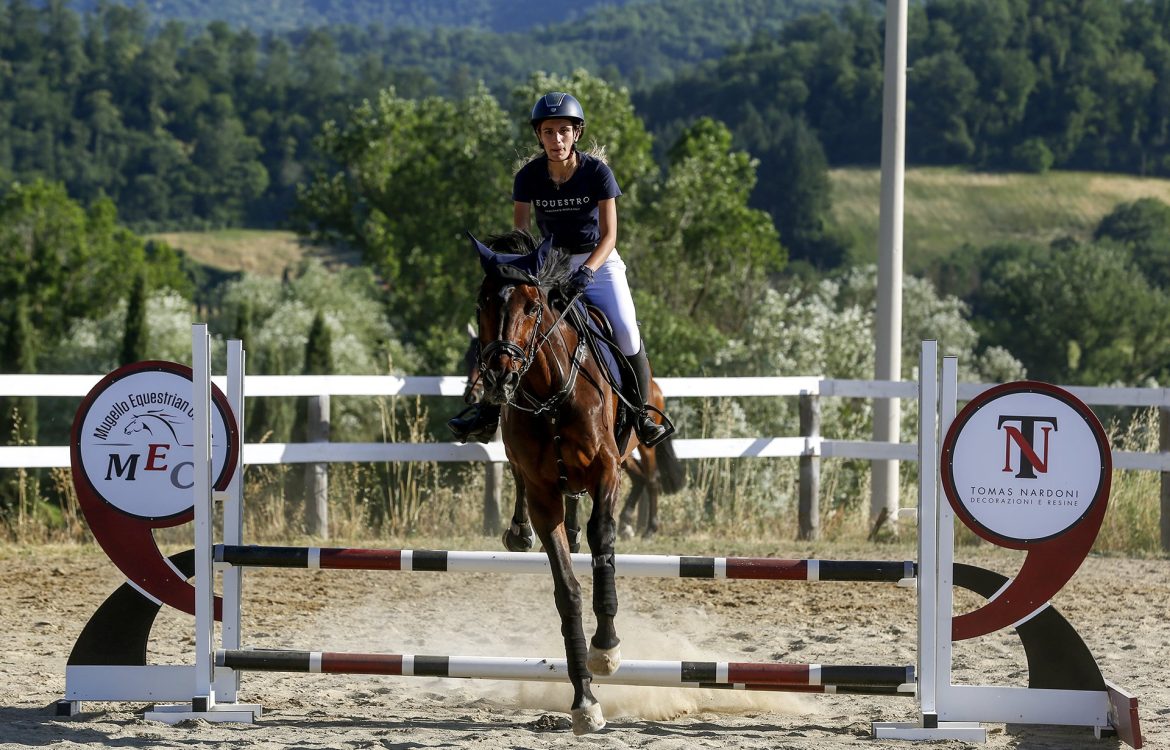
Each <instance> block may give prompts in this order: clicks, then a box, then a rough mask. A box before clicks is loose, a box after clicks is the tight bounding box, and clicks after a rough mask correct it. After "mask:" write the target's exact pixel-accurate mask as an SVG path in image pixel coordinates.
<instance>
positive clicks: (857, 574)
mask: <svg viewBox="0 0 1170 750" xmlns="http://www.w3.org/2000/svg"><path fill="white" fill-rule="evenodd" d="M212 557H213V559H214V561H215V564H216V567H217V568H223V569H225V570H232V569H235V568H239V567H253V568H308V569H313V570H385V571H402V572H428V573H496V574H526V573H533V574H548V572H549V570H550V568H549V562H548V557H547V556H546V555H542V554H540V553H537V552H474V551H459V550H431V549H415V550H410V549H400V550H399V549H356V548H341V547H269V546H255V545H248V546H241V545H230V544H217V545H215V547H214V551H213V555H212ZM571 557H572V561H573V572H574V573H576V574H578V575H584V574H587V573H589V572H591V571H592V569H593V562H592V558H591V557H590V556H589V555H588V554H587V553H584V552H579V553H576V554H573V555H571ZM614 566H615V568H616V570H617V575H619V576H624V577H627V578H632V577H639V578H699V579H738V580H756V581H809V582H815V581H857V582H885V583H896V584H898V585H899V586H906V587H909V586H913V585H914V578H915V576H916V575H917V573H916V566H915V564H914V563H913V562H912V561H909V560H906V561H902V562H892V561H885V560H784V559H780V558H775V557H701V556H687V555H621V554H619V555H614ZM225 647H226V648H232V647H231V646H227V645H226V643H225Z"/></svg>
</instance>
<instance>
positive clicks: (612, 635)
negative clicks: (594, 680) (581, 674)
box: [587, 467, 622, 675]
mask: <svg viewBox="0 0 1170 750" xmlns="http://www.w3.org/2000/svg"><path fill="white" fill-rule="evenodd" d="M617 480H618V475H617V469H616V467H615V468H614V469H613V470H611V471H608V472H606V477H605V479H603V481H602V482H601V485H600V486H599V487H598V488H597V490H596V493H595V494H594V496H593V512H592V513H591V514H590V515H589V526H588V529H587V533H588V536H589V550H590V552H591V553H592V556H593V614H594V616H595V617H596V619H597V630H596V631H595V632H594V634H593V639H592V640H591V641H590V643H589V669H590V671H591V672H593V673H594V674H600V675H608V674H613V673H614V672H616V671H617V669H618V667H619V666H620V665H621V661H622V659H621V651H620V649H619V648H618V646H619V643H620V641H619V640H618V636H617V629H616V628H615V627H614V622H613V619H614V617H615V616H617V608H618V602H617V584H616V581H615V577H616V570H615V566H614V548H613V545H614V537H615V536H616V532H617V524H616V523H615V522H614V517H613V513H614V509H615V508H616V506H617V493H618V482H617Z"/></svg>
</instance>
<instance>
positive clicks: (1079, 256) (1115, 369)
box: [971, 241, 1170, 385]
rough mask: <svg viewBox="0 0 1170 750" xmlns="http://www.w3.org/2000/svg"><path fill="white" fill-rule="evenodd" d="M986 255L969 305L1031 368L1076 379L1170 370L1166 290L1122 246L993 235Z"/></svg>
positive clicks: (1109, 380) (1115, 379)
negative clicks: (1001, 241) (996, 240)
mask: <svg viewBox="0 0 1170 750" xmlns="http://www.w3.org/2000/svg"><path fill="white" fill-rule="evenodd" d="M980 265H981V269H980V275H981V277H982V278H983V282H982V284H981V286H980V288H979V290H978V291H977V292H976V293H975V294H973V295H972V299H971V305H972V313H973V315H974V316H975V318H976V321H977V325H978V327H979V329H980V333H981V336H982V340H983V341H985V342H995V343H997V344H999V345H1000V346H1002V347H1004V348H1006V349H1008V350H1009V351H1011V352H1013V353H1015V354H1016V356H1018V357H1019V358H1020V361H1021V362H1022V363H1023V364H1024V366H1025V367H1026V368H1027V371H1028V374H1029V375H1030V376H1031V377H1034V378H1037V379H1040V380H1048V381H1050V382H1055V383H1069V384H1074V385H1109V384H1118V383H1120V384H1127V385H1137V384H1141V383H1143V382H1145V381H1146V380H1147V379H1149V378H1155V379H1158V380H1164V379H1165V378H1166V374H1167V364H1166V363H1167V362H1170V297H1168V296H1167V294H1166V293H1165V292H1164V291H1163V290H1161V289H1157V288H1154V287H1151V286H1150V284H1149V282H1147V281H1146V279H1145V278H1144V277H1143V276H1142V274H1141V272H1140V271H1138V270H1137V268H1135V267H1134V265H1133V263H1132V261H1131V259H1130V256H1129V253H1128V252H1126V250H1125V249H1123V248H1121V247H1118V246H1116V245H1110V244H1099V243H1098V244H1081V243H1076V242H1071V241H1061V242H1056V243H1053V244H1052V245H1050V246H1040V245H1029V244H1005V245H995V246H991V247H988V248H984V250H983V252H982V253H981V262H980ZM1118 300H1125V304H1124V305H1119V304H1117V301H1118Z"/></svg>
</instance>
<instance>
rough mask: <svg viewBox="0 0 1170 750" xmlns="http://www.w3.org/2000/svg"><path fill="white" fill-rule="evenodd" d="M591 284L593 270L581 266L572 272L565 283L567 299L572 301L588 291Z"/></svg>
mask: <svg viewBox="0 0 1170 750" xmlns="http://www.w3.org/2000/svg"><path fill="white" fill-rule="evenodd" d="M592 283H593V269H592V268H590V267H589V266H586V265H582V266H581V267H580V268H578V269H577V270H576V271H573V275H572V276H570V277H569V280H568V281H567V282H565V294H567V295H568V297H569V299H572V298H574V297H576V296H577V295H578V294H581V293H582V292H584V291H585V290H586V289H588V288H589V285H590V284H592Z"/></svg>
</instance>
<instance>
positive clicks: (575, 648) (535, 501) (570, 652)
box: [530, 489, 605, 734]
mask: <svg viewBox="0 0 1170 750" xmlns="http://www.w3.org/2000/svg"><path fill="white" fill-rule="evenodd" d="M530 494H531V493H530ZM530 499H531V500H532V506H531V513H532V521H533V526H534V527H535V528H536V534H537V536H539V537H540V541H541V543H542V544H543V545H544V551H545V554H547V555H548V561H549V567H551V568H552V575H553V597H554V598H555V600H556V604H557V613H558V614H560V616H561V636H562V637H563V638H564V640H565V659H566V661H567V663H568V669H569V681H570V682H571V683H572V684H573V705H572V714H573V734H588V733H589V732H594V731H597V730H598V729H601V728H602V727H604V726H605V717H604V716H603V714H602V712H601V704H600V703H598V702H597V699H596V698H594V697H593V691H592V690H591V688H590V685H591V683H592V681H593V677H592V675H591V674H590V673H589V668H588V666H587V650H586V647H585V631H584V629H583V628H582V626H581V586H580V584H578V583H577V578H576V577H575V576H574V575H573V561H572V558H571V557H570V556H569V555H570V553H569V541H568V538H567V537H566V536H565V525H564V504H563V500H562V497H561V493H560V492H559V491H558V490H556V489H553V490H551V491H549V492H546V493H543V494H542V495H541V496H540V497H539V498H536V497H530Z"/></svg>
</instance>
